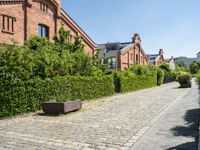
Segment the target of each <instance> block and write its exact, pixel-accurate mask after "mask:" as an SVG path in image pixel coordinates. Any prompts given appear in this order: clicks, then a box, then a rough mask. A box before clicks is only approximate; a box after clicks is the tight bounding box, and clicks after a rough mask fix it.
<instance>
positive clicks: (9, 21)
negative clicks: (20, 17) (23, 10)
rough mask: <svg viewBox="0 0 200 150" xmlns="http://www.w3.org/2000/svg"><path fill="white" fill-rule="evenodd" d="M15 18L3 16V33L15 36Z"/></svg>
mask: <svg viewBox="0 0 200 150" xmlns="http://www.w3.org/2000/svg"><path fill="white" fill-rule="evenodd" d="M15 21H16V19H15V17H11V16H8V15H3V14H2V23H3V24H2V25H3V27H2V32H5V33H10V34H14V29H15V28H14V24H15Z"/></svg>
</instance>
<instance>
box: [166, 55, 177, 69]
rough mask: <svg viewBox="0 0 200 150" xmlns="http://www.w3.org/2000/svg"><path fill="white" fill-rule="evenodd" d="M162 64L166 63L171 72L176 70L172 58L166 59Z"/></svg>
mask: <svg viewBox="0 0 200 150" xmlns="http://www.w3.org/2000/svg"><path fill="white" fill-rule="evenodd" d="M164 62H166V63H168V64H169V66H170V67H171V69H172V70H176V65H175V61H174V57H173V56H172V57H171V58H166V59H165V60H164Z"/></svg>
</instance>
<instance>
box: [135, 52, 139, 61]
mask: <svg viewBox="0 0 200 150" xmlns="http://www.w3.org/2000/svg"><path fill="white" fill-rule="evenodd" d="M136 63H139V57H138V54H136Z"/></svg>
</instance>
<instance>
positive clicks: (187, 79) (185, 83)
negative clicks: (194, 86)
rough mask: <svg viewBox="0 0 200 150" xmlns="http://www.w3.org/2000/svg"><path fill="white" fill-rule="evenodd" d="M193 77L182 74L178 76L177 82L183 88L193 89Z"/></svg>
mask: <svg viewBox="0 0 200 150" xmlns="http://www.w3.org/2000/svg"><path fill="white" fill-rule="evenodd" d="M191 79H192V76H191V75H190V74H189V73H186V72H182V73H180V74H179V75H178V77H177V81H178V82H179V83H180V87H181V88H188V87H191Z"/></svg>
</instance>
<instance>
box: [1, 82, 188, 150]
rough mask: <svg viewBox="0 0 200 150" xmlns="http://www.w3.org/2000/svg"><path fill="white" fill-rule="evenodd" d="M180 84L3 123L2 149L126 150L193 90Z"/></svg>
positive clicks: (21, 117)
mask: <svg viewBox="0 0 200 150" xmlns="http://www.w3.org/2000/svg"><path fill="white" fill-rule="evenodd" d="M178 86H179V85H178V84H177V83H170V84H165V85H163V86H160V87H156V88H151V89H145V90H141V91H138V92H133V93H128V94H121V95H116V96H112V97H109V98H104V99H101V100H98V101H93V102H87V103H85V104H84V105H83V109H82V110H81V111H78V112H75V113H71V114H68V115H63V116H58V117H50V116H42V115H38V114H32V115H30V114H29V115H26V116H20V117H16V118H13V119H5V120H0V149H20V150H22V149H59V150H60V149H65V150H66V149H70V150H73V149H83V150H90V149H107V150H115V149H116V150H118V149H121V150H126V149H130V148H131V147H132V146H133V144H134V143H135V142H136V141H137V140H138V139H139V138H140V137H141V136H142V135H143V134H144V133H145V132H146V131H147V130H148V129H149V128H150V127H151V126H152V125H153V124H154V122H155V121H156V120H157V119H158V118H159V117H160V115H161V114H162V112H163V111H164V110H166V108H167V107H168V106H169V105H171V104H172V103H174V102H175V101H176V100H177V99H178V98H180V97H181V96H183V95H185V94H186V93H188V91H189V89H179V88H178Z"/></svg>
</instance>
